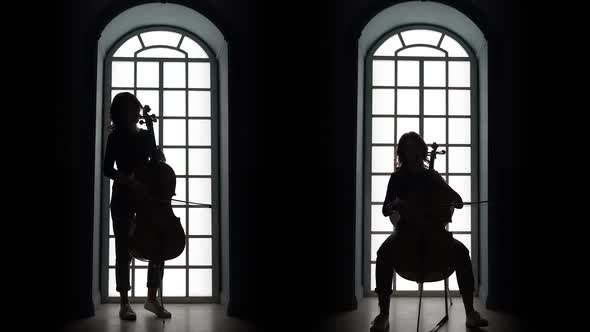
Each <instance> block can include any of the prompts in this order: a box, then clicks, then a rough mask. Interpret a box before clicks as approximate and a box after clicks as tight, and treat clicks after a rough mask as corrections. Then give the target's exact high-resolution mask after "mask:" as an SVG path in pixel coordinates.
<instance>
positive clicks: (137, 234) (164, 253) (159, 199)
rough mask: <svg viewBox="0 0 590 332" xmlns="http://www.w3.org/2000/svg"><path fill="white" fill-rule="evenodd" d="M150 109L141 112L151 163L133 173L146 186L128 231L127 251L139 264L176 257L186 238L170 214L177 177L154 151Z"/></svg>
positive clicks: (153, 119) (160, 155)
mask: <svg viewBox="0 0 590 332" xmlns="http://www.w3.org/2000/svg"><path fill="white" fill-rule="evenodd" d="M150 110H151V109H150V107H149V106H148V105H145V106H144V107H143V109H142V113H143V116H142V117H143V121H142V123H145V124H146V126H147V128H148V132H149V136H150V139H151V141H152V146H154V149H153V150H152V151H151V152H150V160H149V162H148V163H146V164H145V165H144V166H143V167H141V168H139V169H138V170H136V172H135V177H136V179H137V180H138V181H139V182H141V183H143V184H144V185H145V187H146V193H145V194H144V195H138V197H137V204H136V205H137V208H136V214H135V217H134V218H133V220H132V223H131V227H130V232H129V252H130V254H131V255H132V256H133V257H135V258H137V259H139V260H142V261H154V262H162V263H163V262H164V261H166V260H170V259H173V258H176V257H178V256H179V255H180V254H181V253H182V252H183V251H184V248H185V245H186V236H185V232H184V229H183V228H182V225H181V224H180V218H178V217H176V216H175V215H174V212H173V211H172V204H171V200H172V196H174V195H175V190H176V174H175V173H174V170H173V169H172V167H170V166H169V165H168V164H166V162H165V158H164V155H163V154H162V152H161V151H160V149H159V148H157V146H156V143H155V136H154V126H153V123H154V122H155V121H156V119H155V115H153V114H149V112H150Z"/></svg>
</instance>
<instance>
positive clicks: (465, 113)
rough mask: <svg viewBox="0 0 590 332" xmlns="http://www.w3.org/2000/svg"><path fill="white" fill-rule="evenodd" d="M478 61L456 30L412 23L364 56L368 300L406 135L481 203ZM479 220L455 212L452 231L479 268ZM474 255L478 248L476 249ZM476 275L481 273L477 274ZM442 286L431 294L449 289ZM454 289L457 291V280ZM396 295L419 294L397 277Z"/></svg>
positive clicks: (467, 196)
mask: <svg viewBox="0 0 590 332" xmlns="http://www.w3.org/2000/svg"><path fill="white" fill-rule="evenodd" d="M478 72H479V68H478V63H477V57H476V56H475V54H474V52H473V51H472V50H471V48H470V46H469V45H468V44H467V43H466V42H465V41H463V39H462V38H461V37H460V36H458V35H456V34H455V33H454V32H453V31H451V30H449V29H446V28H443V27H440V26H437V25H430V24H420V25H417V24H405V25H401V26H398V27H395V28H393V29H392V30H390V31H388V32H386V33H385V34H383V35H381V36H380V37H379V38H377V39H376V40H375V41H374V42H373V44H372V45H371V46H370V48H369V50H368V52H367V53H366V57H365V68H364V80H365V81H364V87H365V90H364V100H365V104H364V112H363V114H364V133H363V138H364V161H363V165H364V167H363V169H364V195H363V197H364V199H363V211H364V215H363V223H364V229H365V237H364V242H365V246H364V248H365V253H364V264H363V270H364V271H365V273H364V276H365V282H364V293H365V294H367V295H371V294H373V291H374V289H375V261H376V256H377V250H378V248H379V246H380V245H381V244H382V243H383V241H384V240H385V239H386V238H387V237H388V236H389V235H390V234H391V232H392V231H393V226H392V224H391V223H390V221H389V218H386V217H383V215H382V213H381V208H382V205H383V200H384V198H385V192H386V189H387V183H388V180H389V177H390V175H391V173H392V172H393V171H394V164H395V158H396V155H395V154H396V151H395V150H396V147H397V143H398V141H399V138H400V137H401V135H403V134H404V133H406V132H409V131H415V132H417V133H419V134H420V135H421V136H422V137H423V138H424V139H425V141H426V143H427V144H428V145H429V146H431V145H432V143H434V142H436V143H437V144H439V145H440V149H444V150H446V152H447V153H446V154H445V155H441V156H439V157H438V158H437V162H436V164H435V169H436V170H437V171H438V172H439V173H441V175H442V176H443V178H444V179H445V180H446V181H447V182H448V183H449V184H450V185H451V186H452V187H453V188H454V189H455V190H456V191H457V192H458V193H459V194H460V195H461V197H462V198H463V200H464V201H466V202H469V201H476V200H478V198H479V192H480V191H479V190H480V188H479V172H478V170H479V143H478V142H479V130H478V129H479V119H478V113H479V101H478V96H479V88H478ZM478 223H479V213H478V211H477V210H476V209H474V208H471V206H465V207H464V208H463V209H461V210H455V213H454V216H453V222H452V223H450V224H449V231H451V232H452V233H453V236H454V237H455V238H456V239H458V240H459V241H461V242H462V243H463V244H465V246H466V247H467V248H469V249H470V254H471V256H472V260H473V263H474V269H477V267H478V263H479V261H478V259H477V255H474V254H473V253H474V252H477V248H478V243H477V236H474V234H477V233H476V230H477V229H478ZM474 248H475V249H474ZM476 273H477V272H476ZM476 275H477V274H476ZM443 287H444V286H443V282H442V281H441V282H437V283H427V284H425V285H424V289H425V290H430V291H440V290H443ZM450 288H451V290H458V286H457V281H456V276H455V274H453V275H452V276H451V278H450ZM393 289H394V294H395V293H400V292H401V293H410V294H411V293H412V292H413V291H416V290H417V289H418V285H417V284H416V283H415V282H413V281H408V280H405V279H403V278H402V277H400V276H399V275H397V274H396V275H395V278H394V282H393Z"/></svg>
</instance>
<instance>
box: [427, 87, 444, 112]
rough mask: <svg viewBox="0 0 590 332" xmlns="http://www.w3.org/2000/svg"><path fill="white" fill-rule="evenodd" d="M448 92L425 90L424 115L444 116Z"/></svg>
mask: <svg viewBox="0 0 590 332" xmlns="http://www.w3.org/2000/svg"><path fill="white" fill-rule="evenodd" d="M445 93H446V91H445V90H442V89H441V90H439V89H432V90H431V89H428V90H424V115H444V114H445V107H446V106H445V105H446V104H447V101H446V95H445Z"/></svg>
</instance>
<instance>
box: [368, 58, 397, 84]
mask: <svg viewBox="0 0 590 332" xmlns="http://www.w3.org/2000/svg"><path fill="white" fill-rule="evenodd" d="M373 85H379V86H394V85H395V61H393V60H374V61H373Z"/></svg>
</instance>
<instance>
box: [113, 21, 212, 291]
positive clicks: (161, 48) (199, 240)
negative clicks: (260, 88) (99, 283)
mask: <svg viewBox="0 0 590 332" xmlns="http://www.w3.org/2000/svg"><path fill="white" fill-rule="evenodd" d="M208 54H209V53H207V51H206V50H205V48H204V46H203V45H202V44H200V42H198V41H197V40H196V39H195V38H193V37H191V36H190V35H189V34H185V33H184V32H180V31H171V30H170V29H162V30H151V31H143V32H139V33H136V34H134V35H131V36H128V38H127V39H126V40H125V41H124V42H123V43H122V44H121V45H119V46H118V47H117V49H115V50H114V51H113V52H112V56H110V57H109V58H108V61H107V66H106V68H109V69H110V70H109V72H108V73H107V75H106V77H107V80H106V84H107V86H106V88H107V90H108V93H109V94H110V99H109V100H112V98H113V97H114V96H115V95H116V94H117V93H119V92H123V91H128V92H131V93H133V94H135V95H136V96H137V97H138V99H139V101H140V102H141V103H142V104H144V105H146V104H147V105H149V106H150V107H151V109H152V114H154V115H156V117H157V122H156V123H155V124H154V131H155V137H156V143H157V144H162V145H160V146H161V147H162V148H163V151H164V153H165V155H166V157H167V163H168V164H169V165H170V166H171V167H172V168H173V169H174V171H175V173H176V176H177V179H176V196H174V197H173V198H174V199H180V200H189V201H192V202H197V203H207V204H215V203H216V202H215V200H214V199H213V185H214V183H213V179H214V178H213V175H214V172H215V170H214V169H213V163H212V160H215V158H216V157H215V155H214V154H215V153H216V152H215V151H216V147H215V146H214V144H215V142H214V140H213V139H212V135H213V134H214V133H215V131H214V122H213V120H214V117H213V115H214V111H215V108H214V106H215V102H214V100H212V98H213V97H214V96H215V93H214V92H215V91H214V90H213V89H214V85H213V84H212V83H211V82H212V80H213V78H212V75H214V74H215V73H214V72H213V68H215V67H213V65H214V64H215V63H214V61H215V58H214V57H213V58H212V57H210V56H209V55H208ZM140 127H142V128H144V129H145V128H146V127H145V125H144V126H140ZM110 183H111V185H112V181H111V182H110ZM110 188H111V187H110V186H109V190H110ZM109 195H110V194H109ZM172 204H173V211H174V214H175V215H176V216H177V217H179V218H180V219H181V224H182V226H183V228H184V230H185V233H186V235H187V239H186V240H187V241H186V247H185V250H184V252H183V253H182V254H181V255H180V256H179V257H177V258H175V259H173V260H169V261H167V262H166V264H165V268H166V270H165V272H164V285H163V294H164V296H167V297H179V298H193V297H199V298H210V297H212V296H214V295H215V292H214V290H213V285H214V271H216V269H218V266H217V263H216V262H215V260H214V259H215V257H217V252H216V248H217V245H216V242H217V241H218V240H217V235H216V232H215V231H214V230H215V227H214V223H215V222H216V218H215V217H214V216H213V214H212V209H211V208H205V207H200V206H194V205H190V204H186V203H182V202H175V201H173V202H172ZM107 215H109V217H110V211H109V212H108V214H107ZM105 222H106V221H105ZM111 223H112V221H111V220H110V218H109V233H108V235H107V236H108V241H106V243H108V256H107V257H108V259H107V260H106V261H105V264H107V265H105V267H104V268H107V269H108V273H107V276H108V283H107V284H108V291H107V292H108V296H109V297H117V296H118V293H117V292H116V290H115V273H114V272H115V269H114V268H115V245H114V244H115V239H114V234H113V231H112V225H111ZM103 243H104V242H103ZM130 282H131V285H132V294H130V296H134V297H144V296H146V295H147V288H146V282H147V263H145V262H141V261H138V260H134V262H133V264H132V267H131V273H130Z"/></svg>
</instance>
